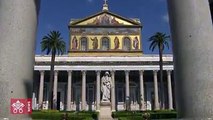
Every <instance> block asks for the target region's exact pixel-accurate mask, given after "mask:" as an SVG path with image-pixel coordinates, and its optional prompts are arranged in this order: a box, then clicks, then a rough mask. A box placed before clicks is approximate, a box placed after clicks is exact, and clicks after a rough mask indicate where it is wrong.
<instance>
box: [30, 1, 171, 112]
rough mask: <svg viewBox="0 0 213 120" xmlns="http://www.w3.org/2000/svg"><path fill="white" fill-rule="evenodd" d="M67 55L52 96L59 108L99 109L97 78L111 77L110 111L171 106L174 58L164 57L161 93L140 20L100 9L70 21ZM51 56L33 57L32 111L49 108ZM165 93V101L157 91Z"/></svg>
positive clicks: (58, 64)
mask: <svg viewBox="0 0 213 120" xmlns="http://www.w3.org/2000/svg"><path fill="white" fill-rule="evenodd" d="M68 28H69V32H70V36H69V38H70V43H69V46H70V47H69V50H68V54H67V55H62V56H57V57H56V64H55V72H54V82H53V84H54V85H53V100H54V101H55V102H56V104H57V109H58V110H67V111H76V110H80V111H81V110H93V111H99V110H100V103H101V102H102V101H101V100H102V92H101V78H102V77H103V76H104V74H105V73H106V72H107V73H109V76H110V77H111V90H110V103H111V110H112V111H119V110H126V109H129V110H158V109H159V108H160V103H162V102H163V104H164V106H163V107H164V109H174V108H175V106H174V104H173V103H174V102H175V101H174V100H175V99H174V81H173V56H172V55H164V56H163V61H164V62H163V69H164V71H163V74H164V75H163V76H164V77H163V82H164V84H163V85H164V86H163V87H164V91H162V90H160V86H159V85H160V83H159V79H158V78H159V65H158V64H159V62H158V61H159V57H158V55H146V54H143V49H142V42H141V41H142V35H141V31H142V24H141V21H140V20H139V19H135V18H134V19H131V18H125V17H122V16H120V15H118V14H115V13H112V12H110V11H109V10H108V6H107V4H104V6H103V10H102V11H100V12H98V13H96V14H93V15H91V16H88V17H85V18H83V19H71V20H70V23H69V25H68ZM50 62H51V56H45V55H36V56H35V65H34V88H33V89H34V92H33V109H47V108H48V96H49V95H48V93H49V92H48V89H49V74H50ZM162 93H164V95H165V96H164V99H162V100H161V99H160V97H159V96H160V94H162Z"/></svg>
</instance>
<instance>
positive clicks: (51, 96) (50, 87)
mask: <svg viewBox="0 0 213 120" xmlns="http://www.w3.org/2000/svg"><path fill="white" fill-rule="evenodd" d="M55 54H56V52H55V51H54V50H53V51H52V56H51V66H50V81H49V82H50V86H49V99H48V103H49V104H48V108H49V109H53V78H54V65H55Z"/></svg>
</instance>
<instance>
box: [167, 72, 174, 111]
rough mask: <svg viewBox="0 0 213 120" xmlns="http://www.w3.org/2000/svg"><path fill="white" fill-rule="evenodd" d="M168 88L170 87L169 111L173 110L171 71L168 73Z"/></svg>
mask: <svg viewBox="0 0 213 120" xmlns="http://www.w3.org/2000/svg"><path fill="white" fill-rule="evenodd" d="M167 86H168V98H169V99H168V100H169V109H170V110H173V99H172V83H171V71H169V70H168V71H167Z"/></svg>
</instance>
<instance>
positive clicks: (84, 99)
mask: <svg viewBox="0 0 213 120" xmlns="http://www.w3.org/2000/svg"><path fill="white" fill-rule="evenodd" d="M81 92H82V93H81V110H86V71H82V91H81Z"/></svg>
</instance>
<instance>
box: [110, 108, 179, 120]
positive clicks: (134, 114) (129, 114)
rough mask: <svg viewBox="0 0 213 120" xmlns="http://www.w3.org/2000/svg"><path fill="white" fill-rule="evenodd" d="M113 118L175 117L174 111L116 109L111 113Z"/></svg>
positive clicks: (121, 119)
mask: <svg viewBox="0 0 213 120" xmlns="http://www.w3.org/2000/svg"><path fill="white" fill-rule="evenodd" d="M112 117H113V118H118V120H143V119H144V118H145V117H146V118H149V119H172V118H173V119H174V118H176V117H177V113H176V112H175V111H170V110H159V111H143V112H141V111H118V112H113V113H112Z"/></svg>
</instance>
